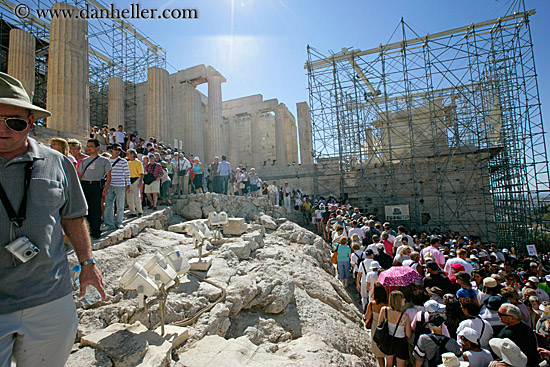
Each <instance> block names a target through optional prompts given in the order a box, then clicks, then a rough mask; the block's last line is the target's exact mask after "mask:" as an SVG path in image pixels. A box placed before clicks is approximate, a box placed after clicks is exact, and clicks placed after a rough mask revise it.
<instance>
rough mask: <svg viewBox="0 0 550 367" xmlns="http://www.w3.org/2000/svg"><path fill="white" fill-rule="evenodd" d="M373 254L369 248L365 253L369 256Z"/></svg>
mask: <svg viewBox="0 0 550 367" xmlns="http://www.w3.org/2000/svg"><path fill="white" fill-rule="evenodd" d="M372 254H374V251H372V250H371V249H370V248H369V249H367V250H366V251H365V255H367V256H370V255H372Z"/></svg>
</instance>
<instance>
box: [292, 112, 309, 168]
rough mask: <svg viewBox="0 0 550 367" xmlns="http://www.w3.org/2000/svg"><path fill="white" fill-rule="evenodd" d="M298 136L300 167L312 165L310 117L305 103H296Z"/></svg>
mask: <svg viewBox="0 0 550 367" xmlns="http://www.w3.org/2000/svg"><path fill="white" fill-rule="evenodd" d="M296 111H297V115H298V134H299V139H300V162H301V164H302V166H311V165H312V164H313V156H312V155H311V154H312V152H313V144H312V136H311V115H310V111H309V106H308V104H307V102H299V103H296Z"/></svg>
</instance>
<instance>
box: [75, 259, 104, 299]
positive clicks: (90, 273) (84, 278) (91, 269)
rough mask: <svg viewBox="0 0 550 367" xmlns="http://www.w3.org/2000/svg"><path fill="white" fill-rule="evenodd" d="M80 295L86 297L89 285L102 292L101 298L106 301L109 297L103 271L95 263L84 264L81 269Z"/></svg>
mask: <svg viewBox="0 0 550 367" xmlns="http://www.w3.org/2000/svg"><path fill="white" fill-rule="evenodd" d="M79 279H80V297H84V295H85V294H86V287H87V286H88V285H91V286H94V287H96V289H97V290H98V291H99V294H101V299H102V300H104V301H105V299H106V298H107V296H106V294H105V288H103V278H102V277H101V273H100V272H99V269H98V268H97V266H96V265H95V264H87V265H84V266H83V267H82V268H81V269H80V276H79Z"/></svg>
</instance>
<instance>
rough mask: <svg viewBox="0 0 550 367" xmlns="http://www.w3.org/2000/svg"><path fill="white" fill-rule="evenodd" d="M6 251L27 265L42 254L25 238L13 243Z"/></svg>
mask: <svg viewBox="0 0 550 367" xmlns="http://www.w3.org/2000/svg"><path fill="white" fill-rule="evenodd" d="M6 250H8V251H9V252H10V253H11V254H12V255H13V256H15V257H16V258H17V259H18V260H19V261H21V262H23V263H26V262H27V261H29V260H30V259H32V258H33V257H35V256H36V255H38V253H39V252H40V249H39V248H38V247H36V246H35V245H34V244H33V243H32V242H31V240H29V239H28V238H27V237H25V236H23V237H19V238H18V239H16V240H15V241H13V242H11V243H10V244H9V245H7V246H6Z"/></svg>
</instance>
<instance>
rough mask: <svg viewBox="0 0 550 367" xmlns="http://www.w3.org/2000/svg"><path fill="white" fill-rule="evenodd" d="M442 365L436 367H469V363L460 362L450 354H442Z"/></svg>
mask: <svg viewBox="0 0 550 367" xmlns="http://www.w3.org/2000/svg"><path fill="white" fill-rule="evenodd" d="M441 361H442V362H443V363H442V364H440V365H438V366H437V367H467V366H469V365H470V362H461V361H459V360H458V357H457V356H456V355H455V354H454V353H451V352H448V353H443V354H442V355H441Z"/></svg>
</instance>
